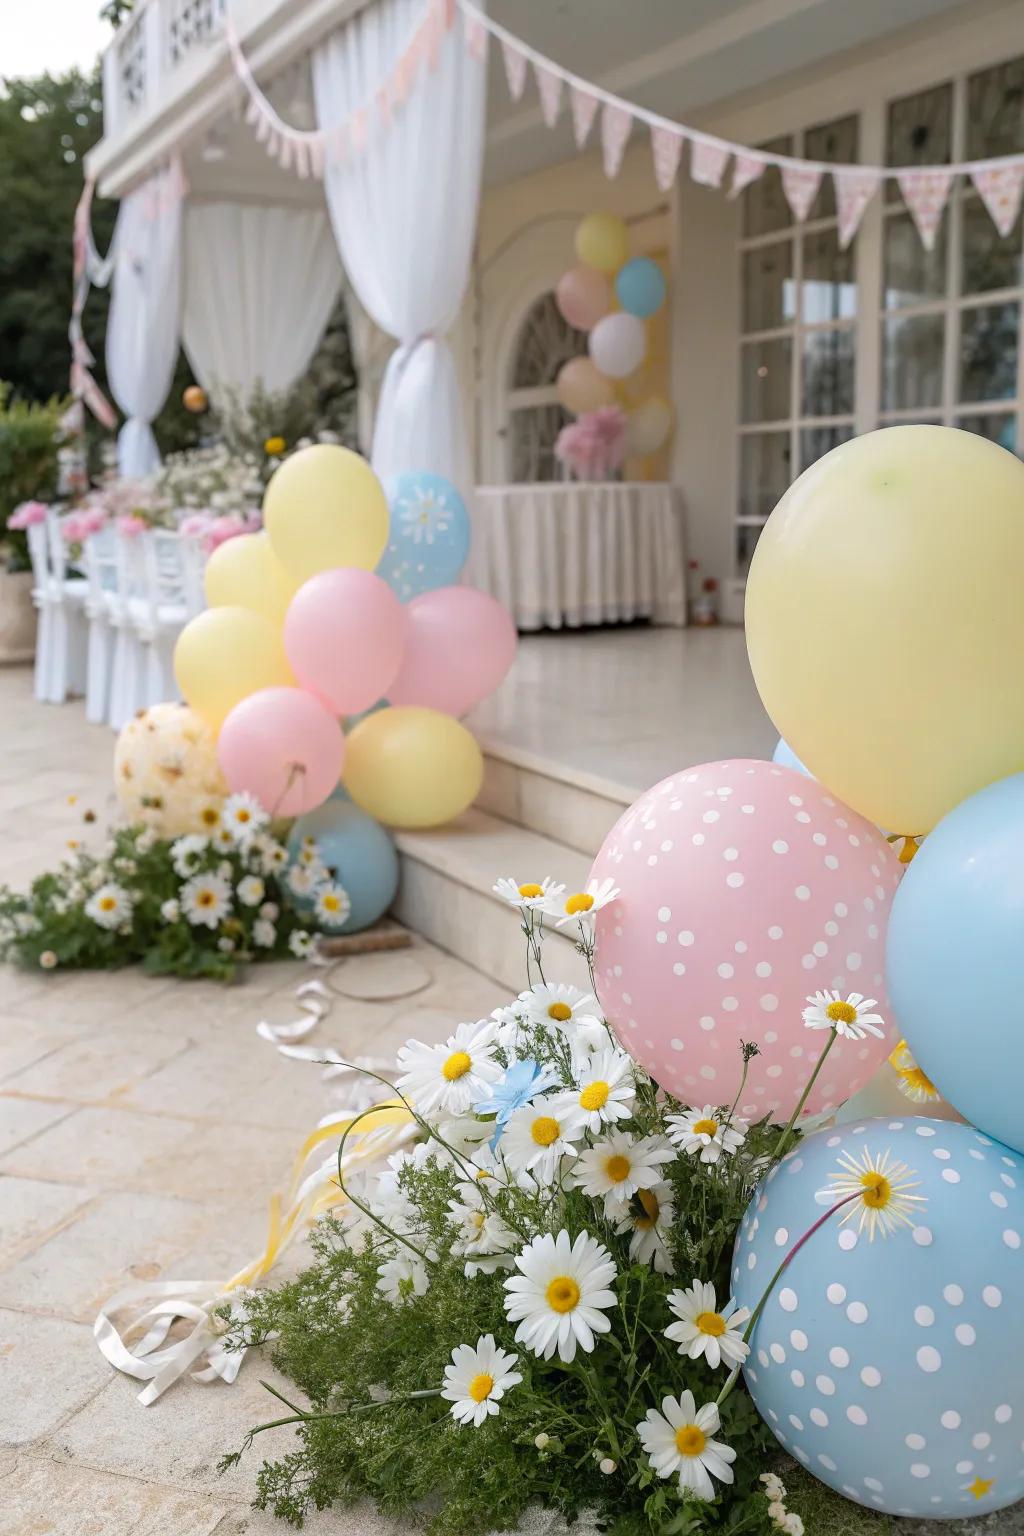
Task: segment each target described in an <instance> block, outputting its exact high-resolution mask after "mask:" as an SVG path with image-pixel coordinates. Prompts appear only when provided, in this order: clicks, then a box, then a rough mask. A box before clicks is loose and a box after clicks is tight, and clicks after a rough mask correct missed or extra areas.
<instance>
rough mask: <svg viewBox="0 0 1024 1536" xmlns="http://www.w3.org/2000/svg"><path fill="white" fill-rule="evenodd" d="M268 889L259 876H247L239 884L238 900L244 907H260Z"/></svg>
mask: <svg viewBox="0 0 1024 1536" xmlns="http://www.w3.org/2000/svg"><path fill="white" fill-rule="evenodd" d="M266 889H267V888H266V886H265V885H264V884H263V881H262V880H261V879H260V877H259V875H246V876H245V878H244V879H243V880H239V882H238V886H237V891H238V899H239V901H240V902H241V903H242V906H243V907H258V906H259V904H260V902H261V901H262V900H263V897H264V895H265V894H266Z"/></svg>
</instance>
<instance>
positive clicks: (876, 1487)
mask: <svg viewBox="0 0 1024 1536" xmlns="http://www.w3.org/2000/svg"><path fill="white" fill-rule="evenodd" d="M864 1487H865V1488H870V1489H871V1492H872V1493H881V1491H882V1484H881V1483H880V1482H879V1481H878V1478H877V1477H866V1478H865V1479H864Z"/></svg>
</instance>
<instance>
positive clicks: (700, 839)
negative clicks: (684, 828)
mask: <svg viewBox="0 0 1024 1536" xmlns="http://www.w3.org/2000/svg"><path fill="white" fill-rule="evenodd" d="M690 842H691V843H692V844H693V846H694V847H695V848H703V846H704V833H703V832H695V833H694V834H693V836H692V837H691V838H690Z"/></svg>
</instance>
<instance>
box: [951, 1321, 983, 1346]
mask: <svg viewBox="0 0 1024 1536" xmlns="http://www.w3.org/2000/svg"><path fill="white" fill-rule="evenodd" d="M953 1332H954V1333H955V1334H956V1341H957V1343H958V1344H973V1343H974V1341H975V1339H976V1338H977V1337H978V1335H977V1334H976V1333H975V1331H974V1329H973V1328H972V1327H971V1325H970V1323H957V1325H956V1327H955V1328H954V1330H953Z"/></svg>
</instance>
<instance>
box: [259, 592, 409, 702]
mask: <svg viewBox="0 0 1024 1536" xmlns="http://www.w3.org/2000/svg"><path fill="white" fill-rule="evenodd" d="M406 629H407V622H406V613H405V609H404V608H403V607H402V604H401V603H400V602H399V600H398V598H397V597H396V596H395V594H394V593H393V592H392V590H391V588H390V587H389V586H388V584H387V582H385V581H382V580H381V578H380V577H379V576H375V575H374V574H373V572H372V571H363V570H359V569H357V568H356V567H354V566H345V567H342V568H339V569H337V570H332V571H321V572H320V574H319V575H318V576H313V577H311V578H310V580H309V581H307V582H305V583H304V585H303V586H301V587H300V588H299V590H298V591H297V592H296V594H295V596H294V597H293V598H292V600H291V603H290V604H289V605H288V612H287V614H286V615H285V621H284V648H285V651H286V652H287V654H288V660H289V662H290V663H291V668H292V671H293V672H294V673H295V676H296V677H297V678H298V680H299V682H300V683H301V684H302V685H303V687H304V688H308V689H309V690H310V692H311V693H315V694H316V697H317V698H318V699H321V700H322V701H324V702H325V703H329V704H330V707H331V708H332V709H333V710H334V711H335V713H336V714H339V715H357V714H358V713H359V712H360V710H363V709H369V707H370V705H371V704H376V702H377V700H378V699H379V698H380V697H381V696H382V695H383V694H385V693H387V691H388V688H389V687H390V686H391V683H392V680H393V679H394V676H395V674H396V672H397V671H398V668H399V666H400V665H401V662H402V653H403V651H404V650H405V637H406Z"/></svg>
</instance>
